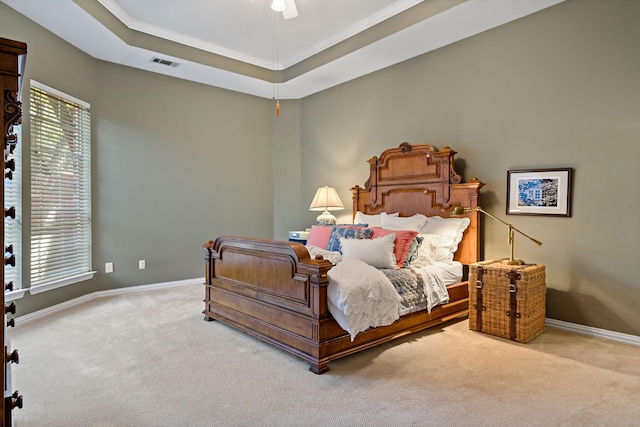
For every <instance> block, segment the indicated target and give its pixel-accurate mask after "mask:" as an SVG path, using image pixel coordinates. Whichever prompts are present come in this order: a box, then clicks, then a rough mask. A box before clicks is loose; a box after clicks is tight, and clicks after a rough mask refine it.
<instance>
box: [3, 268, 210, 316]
mask: <svg viewBox="0 0 640 427" xmlns="http://www.w3.org/2000/svg"><path fill="white" fill-rule="evenodd" d="M203 283H204V278H201V279H188V280H176V281H174V282H163V283H152V284H150V285H140V286H128V287H126V288H118V289H110V290H108V291H96V292H92V293H90V294H87V295H83V296H81V297H78V298H74V299H71V300H69V301H65V302H63V303H60V304H56V305H53V306H51V307H47V308H43V309H42V310H38V311H34V312H33V313H29V314H25V315H24V316H18V317H16V318H15V319H16V324H20V325H21V324H24V323H27V322H30V321H32V320H35V319H39V318H41V317H45V316H48V315H50V314H53V313H57V312H60V311H63V310H66V309H67V308H69V307H73V306H76V305H80V304H84V303H85V302H88V301H91V300H94V299H97V298H104V297H110V296H114V295H124V294H130V293H133V292H145V291H150V290H154V289H162V288H170V287H174V286H185V285H202V284H203Z"/></svg>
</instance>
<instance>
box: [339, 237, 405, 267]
mask: <svg viewBox="0 0 640 427" xmlns="http://www.w3.org/2000/svg"><path fill="white" fill-rule="evenodd" d="M395 240H396V235H395V234H393V233H392V234H387V235H386V236H382V237H378V238H377V239H346V238H344V237H341V238H340V248H341V250H342V256H343V257H344V258H356V259H359V260H360V261H364V262H366V263H367V264H369V265H370V266H372V267H375V268H395V267H396V257H395V255H394V253H393V249H394V241H395Z"/></svg>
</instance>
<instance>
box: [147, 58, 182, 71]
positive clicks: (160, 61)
mask: <svg viewBox="0 0 640 427" xmlns="http://www.w3.org/2000/svg"><path fill="white" fill-rule="evenodd" d="M151 62H155V63H156V64H162V65H168V66H169V67H174V68H175V67H179V66H180V63H179V62H174V61H169V60H168V59H162V58H156V57H153V58H152V59H151Z"/></svg>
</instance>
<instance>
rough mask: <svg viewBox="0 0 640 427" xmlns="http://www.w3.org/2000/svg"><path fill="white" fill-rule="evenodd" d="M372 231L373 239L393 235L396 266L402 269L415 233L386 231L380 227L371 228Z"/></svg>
mask: <svg viewBox="0 0 640 427" xmlns="http://www.w3.org/2000/svg"><path fill="white" fill-rule="evenodd" d="M371 228H372V230H373V238H374V239H375V238H378V237H382V236H386V235H388V234H395V235H396V241H395V243H394V249H393V253H394V255H395V256H396V265H397V266H398V267H399V268H402V266H403V265H404V261H405V259H406V258H407V253H408V252H409V248H410V247H411V242H412V241H413V239H415V238H416V236H417V235H418V232H417V231H413V230H388V229H386V228H382V227H371Z"/></svg>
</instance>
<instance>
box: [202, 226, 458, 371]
mask: <svg viewBox="0 0 640 427" xmlns="http://www.w3.org/2000/svg"><path fill="white" fill-rule="evenodd" d="M204 248H205V252H206V257H205V260H206V283H205V289H206V291H205V299H204V303H205V309H204V311H203V314H204V316H205V320H220V321H223V322H224V323H227V324H229V325H232V326H234V327H236V328H238V329H240V330H242V331H244V332H246V333H248V334H250V335H253V336H254V337H257V338H259V339H261V340H263V341H266V342H268V343H270V344H272V345H275V346H276V347H279V348H281V349H283V350H286V351H288V352H290V353H292V354H294V355H296V356H298V357H301V358H302V359H304V360H306V361H308V362H309V363H310V367H309V369H310V370H311V371H312V372H315V373H317V374H321V373H323V372H326V371H327V370H328V366H327V364H328V363H329V362H330V361H331V360H334V359H337V358H339V357H343V356H347V355H349V354H352V353H355V352H357V351H361V350H364V349H366V348H370V347H373V346H376V345H379V344H381V343H384V342H387V341H390V340H392V339H394V338H398V337H400V336H404V335H407V334H409V333H413V332H416V331H420V330H423V329H426V328H428V327H431V326H434V325H437V324H440V323H443V322H446V321H449V320H451V319H454V318H456V317H460V316H465V315H467V313H468V311H467V309H468V289H467V285H466V283H462V284H459V285H454V286H451V287H450V288H449V294H450V297H451V302H450V303H448V304H445V305H442V306H439V307H436V308H434V309H433V310H432V312H431V313H428V312H426V311H421V312H417V313H411V314H408V315H405V316H403V317H401V318H400V319H399V320H398V321H396V322H394V323H393V324H392V325H389V326H384V327H379V328H372V329H369V330H367V331H364V332H361V333H360V334H358V335H357V336H356V339H355V340H354V341H353V342H352V341H351V336H350V335H349V334H348V333H347V332H346V331H344V330H343V329H342V328H341V327H340V326H339V325H338V324H337V323H336V321H335V320H334V319H333V317H331V314H330V313H329V311H328V308H327V285H328V278H327V272H328V271H329V269H330V268H331V263H330V262H329V261H325V260H313V259H311V258H310V257H309V253H308V251H307V250H306V248H305V247H304V246H303V245H301V244H299V243H289V242H281V241H271V240H260V239H250V238H242V237H233V236H223V237H219V238H218V239H216V240H215V242H209V243H208V244H206V245H204Z"/></svg>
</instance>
